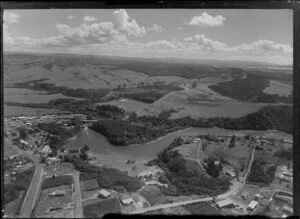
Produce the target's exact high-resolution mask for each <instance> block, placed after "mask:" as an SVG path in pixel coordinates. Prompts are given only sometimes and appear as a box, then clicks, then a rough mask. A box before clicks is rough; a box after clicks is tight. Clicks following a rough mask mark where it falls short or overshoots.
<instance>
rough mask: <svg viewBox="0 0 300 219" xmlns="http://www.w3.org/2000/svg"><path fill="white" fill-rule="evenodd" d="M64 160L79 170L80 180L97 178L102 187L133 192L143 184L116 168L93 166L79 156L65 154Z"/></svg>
mask: <svg viewBox="0 0 300 219" xmlns="http://www.w3.org/2000/svg"><path fill="white" fill-rule="evenodd" d="M64 160H65V162H71V163H72V164H73V165H74V166H75V168H76V170H78V171H80V180H82V181H84V180H89V179H97V181H98V183H99V185H100V186H101V187H102V188H109V189H115V190H117V191H124V190H125V191H128V192H133V191H137V190H138V189H140V188H141V186H142V185H143V183H142V182H141V181H140V180H138V179H137V178H135V177H131V176H128V175H127V174H126V173H124V172H121V171H120V170H118V169H113V168H105V167H98V166H93V165H90V164H88V163H87V162H85V161H82V160H81V159H79V158H74V157H71V156H67V155H66V156H65V157H64Z"/></svg>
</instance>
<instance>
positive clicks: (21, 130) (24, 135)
mask: <svg viewBox="0 0 300 219" xmlns="http://www.w3.org/2000/svg"><path fill="white" fill-rule="evenodd" d="M19 133H20V138H22V139H24V140H25V139H27V137H28V132H27V130H26V129H25V128H23V127H21V128H19Z"/></svg>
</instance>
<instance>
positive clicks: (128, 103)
mask: <svg viewBox="0 0 300 219" xmlns="http://www.w3.org/2000/svg"><path fill="white" fill-rule="evenodd" d="M102 104H105V105H106V104H109V105H114V106H117V107H120V108H123V109H125V110H126V111H128V112H137V111H140V110H142V109H144V108H145V107H146V106H147V104H146V103H143V102H141V101H136V100H130V99H123V98H122V99H119V100H112V101H109V102H105V103H99V104H98V105H102Z"/></svg>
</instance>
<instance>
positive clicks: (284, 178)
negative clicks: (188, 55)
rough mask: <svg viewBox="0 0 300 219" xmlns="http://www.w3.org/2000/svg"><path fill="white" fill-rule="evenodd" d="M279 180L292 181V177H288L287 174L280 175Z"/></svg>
mask: <svg viewBox="0 0 300 219" xmlns="http://www.w3.org/2000/svg"><path fill="white" fill-rule="evenodd" d="M280 179H281V180H283V181H286V182H289V183H292V182H293V177H289V176H285V175H281V177H280Z"/></svg>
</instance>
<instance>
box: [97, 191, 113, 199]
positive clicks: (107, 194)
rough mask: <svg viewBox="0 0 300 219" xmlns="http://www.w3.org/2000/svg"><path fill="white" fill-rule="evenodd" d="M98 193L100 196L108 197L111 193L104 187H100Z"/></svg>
mask: <svg viewBox="0 0 300 219" xmlns="http://www.w3.org/2000/svg"><path fill="white" fill-rule="evenodd" d="M98 194H99V196H100V197H101V198H108V197H109V196H110V195H111V193H110V192H108V191H107V190H105V189H101V190H100V191H98Z"/></svg>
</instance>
